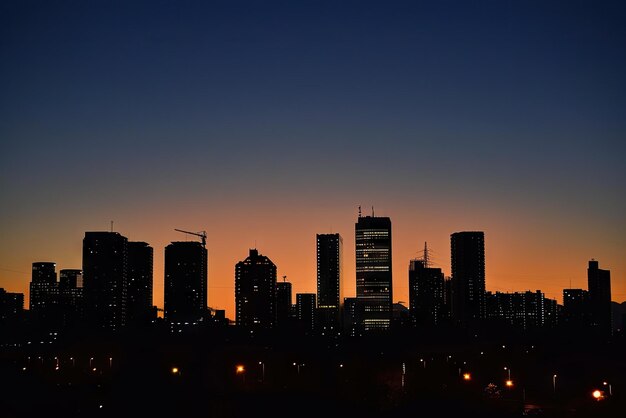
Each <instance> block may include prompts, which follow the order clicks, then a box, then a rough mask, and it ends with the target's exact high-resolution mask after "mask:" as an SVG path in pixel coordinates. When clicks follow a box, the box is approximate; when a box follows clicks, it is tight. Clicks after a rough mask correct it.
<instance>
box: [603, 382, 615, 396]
mask: <svg viewBox="0 0 626 418" xmlns="http://www.w3.org/2000/svg"><path fill="white" fill-rule="evenodd" d="M602 384H603V385H604V386H608V387H609V396H613V390H612V388H611V384H610V383H608V382H602Z"/></svg>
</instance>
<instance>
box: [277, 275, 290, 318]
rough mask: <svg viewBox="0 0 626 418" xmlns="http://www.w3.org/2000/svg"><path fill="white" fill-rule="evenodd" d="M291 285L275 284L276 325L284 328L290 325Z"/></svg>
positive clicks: (285, 283) (283, 282)
mask: <svg viewBox="0 0 626 418" xmlns="http://www.w3.org/2000/svg"><path fill="white" fill-rule="evenodd" d="M292 305H293V303H292V297H291V283H289V282H287V281H282V282H278V283H276V325H277V326H279V327H284V326H287V325H289V324H291V323H292V319H293V315H292V308H291V306H292Z"/></svg>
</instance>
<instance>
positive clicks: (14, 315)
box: [0, 288, 24, 325]
mask: <svg viewBox="0 0 626 418" xmlns="http://www.w3.org/2000/svg"><path fill="white" fill-rule="evenodd" d="M23 314H24V294H23V293H11V292H7V291H6V290H4V289H3V288H0V325H10V324H15V323H16V322H18V321H20V320H21V319H22V316H23Z"/></svg>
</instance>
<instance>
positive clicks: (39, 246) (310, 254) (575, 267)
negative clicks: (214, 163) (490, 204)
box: [0, 202, 626, 320]
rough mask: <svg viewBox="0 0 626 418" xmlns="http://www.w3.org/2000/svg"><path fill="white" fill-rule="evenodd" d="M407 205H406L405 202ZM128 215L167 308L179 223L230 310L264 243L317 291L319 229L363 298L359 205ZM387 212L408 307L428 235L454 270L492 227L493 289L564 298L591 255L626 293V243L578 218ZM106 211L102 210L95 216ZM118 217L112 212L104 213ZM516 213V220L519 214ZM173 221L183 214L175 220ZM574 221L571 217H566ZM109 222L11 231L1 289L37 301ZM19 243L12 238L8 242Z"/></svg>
mask: <svg viewBox="0 0 626 418" xmlns="http://www.w3.org/2000/svg"><path fill="white" fill-rule="evenodd" d="M398 207H402V206H398ZM128 211H129V213H126V214H125V216H122V214H120V215H119V218H122V219H123V221H122V220H119V221H116V222H115V230H117V231H119V232H120V233H121V234H122V235H124V236H126V237H128V239H129V240H132V241H145V242H148V243H149V244H150V245H151V246H152V247H153V248H154V285H153V294H154V300H153V303H154V304H155V305H156V306H158V307H160V308H162V307H163V264H164V260H163V252H164V247H165V246H166V245H168V244H169V243H170V242H172V241H185V240H192V239H195V238H196V237H190V236H188V235H185V234H182V233H179V232H176V231H174V229H175V228H180V229H185V230H191V231H200V230H206V231H207V234H208V238H207V249H208V252H209V261H208V265H209V267H208V270H209V271H208V306H209V307H211V308H214V309H224V310H225V311H226V316H227V317H228V318H230V319H233V320H234V319H235V315H234V305H235V300H234V270H235V264H236V263H237V262H238V261H240V260H242V259H244V258H245V257H247V255H248V250H249V249H250V248H254V247H256V248H257V249H258V250H259V252H260V253H261V254H263V255H266V256H268V257H269V258H270V259H271V260H272V261H273V262H274V263H275V264H276V265H277V270H278V271H277V279H278V280H280V278H281V277H282V276H283V275H286V276H287V281H289V282H291V283H292V284H293V292H294V295H293V298H294V300H295V293H303V292H311V293H315V292H316V244H315V235H316V234H317V233H330V232H339V233H340V234H341V236H342V238H343V245H344V251H343V280H342V282H343V283H342V286H343V295H344V297H350V296H354V295H355V293H356V290H355V266H354V264H355V257H354V223H355V222H356V218H357V216H356V206H346V207H344V206H340V205H339V206H338V209H336V208H334V207H333V209H330V208H329V207H320V208H315V209H311V208H308V207H303V206H299V205H297V204H293V203H292V204H291V205H290V204H285V203H284V202H278V203H273V204H265V206H261V205H259V206H255V207H253V208H250V207H248V206H246V205H244V204H242V205H241V206H233V207H231V206H226V205H225V206H222V207H220V206H212V207H204V206H201V207H198V208H196V209H195V210H183V209H180V208H177V207H176V206H175V205H174V207H162V208H159V209H158V210H148V208H145V210H141V209H139V208H136V207H135V208H133V209H132V213H131V211H130V209H129V210H128ZM376 215H378V216H389V217H390V218H391V221H392V237H393V244H392V245H393V300H394V301H403V302H405V304H406V305H407V306H408V301H409V297H408V272H407V270H408V264H409V260H411V259H412V258H415V257H417V256H418V255H419V251H421V250H422V249H423V246H424V241H428V247H429V249H430V250H431V258H432V261H433V262H434V265H435V266H436V267H440V268H442V270H443V272H444V274H445V275H446V276H449V275H450V234H451V233H453V232H456V231H467V230H482V231H484V232H485V254H486V289H487V290H489V291H493V292H495V291H526V290H531V291H535V290H538V289H539V290H542V291H543V292H544V293H545V294H546V297H549V298H553V299H557V300H558V301H559V303H560V302H561V301H562V291H563V289H564V288H569V287H570V285H571V287H573V288H583V289H586V288H587V270H586V269H587V263H588V261H589V260H590V259H591V258H595V259H597V260H599V261H600V268H604V269H609V270H611V287H612V299H613V300H615V301H622V300H625V299H626V280H624V277H625V272H626V261H624V259H623V257H621V255H622V253H621V250H622V249H623V248H622V247H620V246H619V245H617V244H614V245H612V242H611V241H610V240H607V239H605V238H606V237H605V235H603V234H604V232H603V231H598V232H597V233H595V234H594V232H593V231H589V230H585V231H584V235H581V234H582V233H581V232H580V231H579V228H578V227H571V226H569V225H570V223H563V224H562V225H556V224H557V223H558V221H557V220H555V219H552V218H550V217H548V216H547V217H546V219H545V220H543V221H539V220H537V219H535V218H532V219H528V218H529V217H532V216H531V215H525V214H524V213H523V212H520V213H515V212H510V211H507V212H504V211H496V210H493V209H489V210H484V211H481V210H478V209H473V210H470V209H466V210H463V211H460V210H456V209H454V208H453V207H452V208H451V207H450V206H447V205H443V206H442V207H440V206H435V207H432V208H429V207H426V206H425V207H424V208H422V210H421V211H417V210H415V209H410V208H407V207H406V206H404V207H403V209H401V210H394V211H393V212H390V211H386V210H379V209H377V210H376ZM90 216H96V215H90ZM104 219H108V218H104ZM512 219H515V221H512ZM172 220H175V222H173V221H172ZM563 222H565V221H563ZM107 226H108V222H99V223H98V224H95V225H94V222H93V220H92V219H83V218H80V217H79V218H77V219H65V218H64V219H62V220H59V222H58V224H53V225H50V227H49V228H48V229H47V230H46V234H45V235H47V236H51V237H55V238H54V239H49V240H47V239H42V234H41V231H40V230H37V229H36V228H35V230H22V229H20V225H19V224H18V225H16V226H15V228H16V230H15V231H12V230H8V231H6V233H5V234H6V236H10V237H14V239H13V240H12V241H11V240H4V242H3V243H0V256H1V257H2V258H1V259H2V260H3V263H2V265H1V267H2V270H0V287H4V288H5V289H6V290H7V291H9V292H22V293H24V299H25V300H24V304H25V308H26V309H27V308H28V287H29V282H30V276H31V274H30V269H31V264H32V263H33V262H35V261H48V260H50V261H54V262H56V263H57V273H58V271H59V270H61V269H66V268H81V265H82V239H83V237H84V232H85V231H95V230H107V229H108V228H107ZM7 241H10V242H7Z"/></svg>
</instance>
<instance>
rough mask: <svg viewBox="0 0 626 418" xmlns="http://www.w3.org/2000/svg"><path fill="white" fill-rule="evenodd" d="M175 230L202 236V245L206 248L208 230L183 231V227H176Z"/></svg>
mask: <svg viewBox="0 0 626 418" xmlns="http://www.w3.org/2000/svg"><path fill="white" fill-rule="evenodd" d="M174 231H178V232H182V233H183V234H189V235H195V236H197V237H200V238H202V247H204V248H206V231H200V232H190V231H183V230H182V229H176V228H174Z"/></svg>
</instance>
